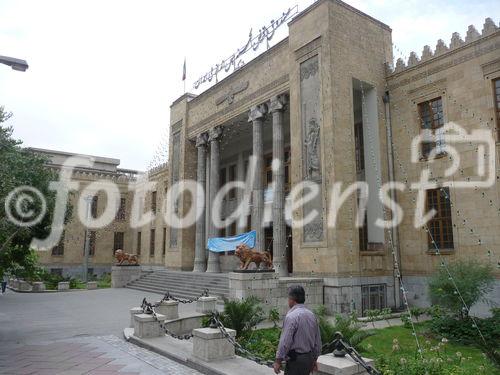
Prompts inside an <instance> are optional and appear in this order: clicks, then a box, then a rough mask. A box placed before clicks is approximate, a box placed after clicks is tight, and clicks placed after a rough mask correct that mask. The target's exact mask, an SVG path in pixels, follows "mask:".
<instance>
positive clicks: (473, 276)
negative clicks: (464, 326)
mask: <svg viewBox="0 0 500 375" xmlns="http://www.w3.org/2000/svg"><path fill="white" fill-rule="evenodd" d="M448 269H449V272H450V274H451V275H452V277H453V278H450V277H449V275H448V272H447V271H446V269H445V268H444V267H441V268H440V269H439V270H438V272H436V273H435V274H434V276H433V277H432V278H431V279H430V280H429V292H430V297H431V302H432V304H434V305H440V306H442V307H444V308H446V309H448V310H450V311H451V312H452V313H453V314H455V315H457V316H459V317H460V318H462V319H463V318H465V317H467V315H468V312H467V311H465V310H464V305H463V302H462V299H461V298H460V296H461V297H462V298H463V300H464V301H465V303H466V304H467V306H468V307H469V308H470V307H472V306H473V305H474V304H476V303H477V302H478V301H480V300H484V296H485V294H486V293H488V292H489V291H491V290H492V285H493V282H494V281H495V278H494V276H493V270H492V268H491V266H490V265H488V264H482V263H479V262H477V261H475V260H468V261H457V262H455V263H451V264H449V265H448ZM455 286H456V287H455ZM457 288H458V290H459V291H460V294H459V293H458V292H457Z"/></svg>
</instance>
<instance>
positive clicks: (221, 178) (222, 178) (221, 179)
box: [219, 168, 227, 188]
mask: <svg viewBox="0 0 500 375" xmlns="http://www.w3.org/2000/svg"><path fill="white" fill-rule="evenodd" d="M226 181H227V179H226V168H221V170H220V175H219V184H220V185H219V188H222V187H223V186H224V185H225V184H226Z"/></svg>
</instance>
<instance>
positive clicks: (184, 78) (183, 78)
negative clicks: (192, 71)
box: [182, 57, 186, 81]
mask: <svg viewBox="0 0 500 375" xmlns="http://www.w3.org/2000/svg"><path fill="white" fill-rule="evenodd" d="M182 80H183V81H185V80H186V58H185V57H184V66H183V67H182Z"/></svg>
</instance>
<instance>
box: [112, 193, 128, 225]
mask: <svg viewBox="0 0 500 375" xmlns="http://www.w3.org/2000/svg"><path fill="white" fill-rule="evenodd" d="M126 204H127V200H126V199H125V198H120V205H119V206H118V211H117V212H116V218H115V219H116V220H119V221H123V220H125V215H126Z"/></svg>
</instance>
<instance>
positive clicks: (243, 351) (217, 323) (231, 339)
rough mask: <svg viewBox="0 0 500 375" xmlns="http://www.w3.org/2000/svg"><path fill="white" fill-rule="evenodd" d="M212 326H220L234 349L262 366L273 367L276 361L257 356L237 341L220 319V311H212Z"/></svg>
mask: <svg viewBox="0 0 500 375" xmlns="http://www.w3.org/2000/svg"><path fill="white" fill-rule="evenodd" d="M210 328H218V329H219V330H220V331H221V333H222V335H223V336H224V337H225V338H226V339H227V341H229V342H230V343H231V344H232V345H233V346H234V349H235V350H236V351H237V352H238V353H239V354H240V355H241V356H242V357H245V358H246V359H249V360H251V361H253V362H255V363H257V364H259V365H262V366H267V367H270V368H272V367H273V364H274V362H273V361H269V360H265V359H262V358H259V357H257V356H256V355H254V354H252V353H251V352H250V351H248V350H247V349H245V348H244V347H243V346H242V345H241V344H240V343H239V342H237V341H236V338H234V337H232V336H231V335H230V334H229V333H228V332H227V330H226V327H224V324H222V322H221V321H220V319H219V312H217V311H215V312H213V313H212V317H211V318H210Z"/></svg>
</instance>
